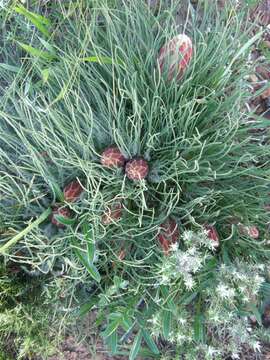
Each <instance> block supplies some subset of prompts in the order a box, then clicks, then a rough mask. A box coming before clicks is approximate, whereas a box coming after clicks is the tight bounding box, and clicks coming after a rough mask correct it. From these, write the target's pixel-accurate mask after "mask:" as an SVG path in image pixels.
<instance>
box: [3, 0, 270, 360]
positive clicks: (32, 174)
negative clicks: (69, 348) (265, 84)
mask: <svg viewBox="0 0 270 360" xmlns="http://www.w3.org/2000/svg"><path fill="white" fill-rule="evenodd" d="M175 3H176V4H175V5H179V3H180V2H179V1H178V2H175ZM203 3H204V6H205V9H204V11H203V14H204V15H203V16H201V15H198V14H200V13H196V12H195V11H194V10H193V9H192V8H190V9H189V10H190V13H189V17H188V18H187V21H186V23H185V25H183V26H180V27H179V25H177V24H176V23H175V17H174V14H175V10H176V6H175V7H174V6H173V7H172V8H170V9H167V10H165V9H162V8H158V7H157V8H156V9H152V8H149V7H148V6H146V5H145V2H144V1H141V0H138V1H136V2H123V3H121V5H119V6H118V7H117V6H116V8H111V7H110V6H108V4H107V5H106V4H105V3H104V4H102V5H100V3H99V4H94V3H92V6H87V4H86V3H85V2H84V1H76V2H74V3H70V4H68V5H66V4H65V3H63V4H59V7H58V8H57V9H56V10H57V11H56V12H54V8H50V7H49V6H48V8H46V9H45V10H44V9H39V8H38V7H37V8H33V9H31V11H35V12H29V11H27V10H26V9H25V8H24V7H22V6H19V7H17V8H11V7H10V8H7V10H6V11H5V12H4V13H3V15H2V17H3V18H2V24H3V28H4V29H5V32H4V36H3V38H2V39H1V40H0V41H1V42H2V44H1V52H0V77H1V81H0V96H1V100H0V118H1V121H0V166H1V167H0V195H1V201H0V211H1V229H0V231H1V232H2V238H1V241H2V245H3V246H5V247H2V248H0V253H1V254H2V255H5V256H4V257H5V261H10V260H12V261H13V262H16V263H18V264H19V265H18V266H20V268H21V271H24V272H25V273H26V274H28V276H30V277H35V276H41V275H42V277H41V279H43V280H42V283H43V285H44V284H45V286H51V287H52V288H53V289H55V291H56V293H57V291H58V290H59V289H58V286H59V277H60V276H61V277H63V279H65V280H66V282H65V285H63V286H64V287H65V295H66V298H67V299H68V300H67V301H69V299H70V301H71V302H70V304H72V305H75V306H81V315H83V314H84V313H86V312H87V311H88V310H90V309H91V308H93V307H95V308H96V309H97V312H98V320H97V321H98V323H99V324H104V323H106V324H107V325H106V328H105V329H104V331H103V336H104V338H105V339H106V341H107V343H108V346H109V348H110V351H111V352H112V353H117V351H118V349H119V347H118V345H120V348H122V349H124V350H125V349H129V348H130V345H129V341H128V340H129V338H131V339H132V340H133V341H132V344H133V345H132V348H131V352H130V359H135V358H136V356H137V354H138V353H139V350H140V347H141V344H142V345H143V346H146V347H148V348H149V349H150V351H151V354H152V355H153V354H156V355H157V354H159V353H160V352H162V351H163V349H161V346H160V344H158V345H159V347H160V348H158V346H157V345H156V343H155V342H154V340H159V339H161V338H162V339H163V340H165V343H166V346H165V350H164V353H166V354H167V355H168V356H169V357H168V358H169V359H173V358H174V357H176V358H177V359H178V358H179V356H180V355H183V356H185V358H186V359H188V358H192V359H198V358H199V356H202V358H203V359H204V358H209V359H211V358H214V359H219V358H220V359H224V356H228V355H232V354H234V355H236V354H238V353H240V352H241V351H242V349H243V348H245V347H250V348H251V349H253V350H258V348H259V341H260V340H261V336H262V335H261V333H260V335H259V334H258V332H260V331H261V329H262V327H261V314H262V312H263V308H264V306H265V303H264V300H265V297H267V295H269V284H268V283H267V282H268V281H269V278H267V276H269V274H268V273H269V251H270V249H269V229H267V224H268V223H269V222H270V214H269V211H268V212H267V211H266V210H265V206H266V205H267V204H268V203H269V172H270V170H269V153H270V148H269V142H267V141H264V142H263V141H262V139H260V137H259V135H258V134H257V132H256V129H257V128H260V127H262V126H264V123H263V119H259V118H258V119H257V120H256V122H255V121H252V120H251V116H252V114H250V113H248V111H247V108H246V106H245V104H246V102H247V101H248V98H249V96H250V90H249V84H248V82H247V80H246V79H247V76H248V75H249V74H250V73H252V71H253V68H252V66H253V65H251V64H250V63H249V62H248V61H247V59H248V55H249V53H250V50H251V47H252V45H253V44H254V43H255V42H256V41H257V40H258V39H259V37H260V34H257V35H255V36H254V37H252V38H251V35H250V34H251V30H252V25H251V24H249V23H248V21H247V20H245V19H246V14H244V12H243V14H240V15H239V14H238V15H236V13H235V11H234V10H233V8H231V7H230V6H229V7H228V11H226V10H224V12H221V13H219V12H217V11H216V7H215V5H213V2H203ZM154 10H155V11H154ZM42 11H43V12H42ZM37 12H39V14H41V13H42V15H36V14H37ZM0 16H1V15H0ZM11 24H12V25H11ZM11 26H12V30H11ZM179 32H180V33H182V32H185V33H186V34H187V35H189V37H190V38H191V39H192V41H193V46H194V54H193V59H192V61H191V64H190V66H189V67H188V69H187V71H186V72H185V74H184V76H183V77H182V78H181V80H180V81H176V80H175V79H173V80H172V81H170V82H168V81H167V80H166V79H165V77H164V76H163V74H161V73H160V70H159V68H158V66H157V56H158V53H159V50H160V48H161V47H162V46H163V45H164V43H165V42H166V41H167V40H168V39H170V38H172V37H173V36H175V35H176V34H177V33H179ZM113 144H116V145H117V146H118V148H119V149H120V150H121V153H122V154H123V155H124V156H125V157H126V159H131V158H134V157H143V158H144V159H145V160H146V161H147V162H148V164H149V166H150V172H149V174H148V177H147V178H146V179H145V180H141V181H138V182H134V181H131V180H129V179H128V178H127V177H126V176H125V173H124V169H121V168H120V169H116V170H114V169H108V168H105V167H104V166H102V164H101V162H100V159H101V154H102V151H103V150H104V149H105V148H106V147H108V146H110V145H113ZM75 178H77V179H78V180H79V181H80V183H81V185H82V187H83V189H84V191H83V194H82V195H81V196H80V198H79V199H78V201H75V202H67V201H65V198H64V194H63V189H64V187H65V186H66V185H67V184H68V183H70V182H71V181H72V180H74V179H75ZM119 201H120V202H121V204H122V206H123V208H122V212H121V219H120V221H117V222H116V221H114V222H112V223H111V224H107V225H104V223H103V222H102V216H103V215H104V211H107V210H106V209H110V208H111V207H113V206H114V204H115V203H116V202H119ZM55 204H61V206H66V207H68V208H69V209H70V210H71V214H72V216H71V219H65V218H63V217H58V220H59V221H60V222H61V223H63V225H65V227H63V228H59V227H56V226H55V225H54V224H52V223H51V221H50V219H51V217H50V216H51V215H50V210H49V211H48V210H47V209H50V208H51V207H54V206H55ZM58 206H59V205H58ZM44 212H45V218H46V219H45V218H44V219H43V218H42V220H44V221H42V222H41V221H39V224H37V223H35V224H34V225H33V221H34V220H35V219H36V218H39V217H40V216H44ZM42 214H43V215H42ZM168 218H170V219H173V220H174V221H175V223H176V224H177V226H178V228H179V232H180V236H179V245H178V246H174V248H173V251H172V252H171V254H170V255H169V256H164V254H163V251H162V247H161V246H160V244H159V242H158V241H157V236H158V234H159V232H160V231H161V225H162V224H163V223H164V221H166V220H167V219H168ZM29 224H31V225H29ZM206 224H209V225H211V226H215V228H216V230H217V232H218V235H219V239H220V244H219V246H218V248H214V247H213V244H211V241H210V240H209V238H208V237H207V233H206V232H205V230H204V226H205V225H206ZM239 224H243V225H241V226H246V227H250V226H256V228H257V229H258V230H259V233H260V236H259V239H254V238H252V237H251V236H249V234H247V233H246V232H243V231H241V226H239ZM27 226H28V228H27ZM25 229H26V231H25ZM23 231H24V232H23ZM16 236H17V237H16ZM14 237H15V240H14ZM4 244H5V245H4ZM11 245H12V246H11ZM120 254H122V255H121V256H120ZM44 274H45V275H46V276H45V275H44ZM82 287H83V290H81V291H77V290H78V288H80V289H81V288H82ZM250 289H252V291H251V290H250ZM89 298H90V301H89ZM70 306H71V305H70ZM76 309H77V308H76ZM251 316H255V317H256V320H257V326H258V329H254V332H253V333H252V334H250V333H249V332H248V331H247V330H246V329H247V327H248V326H249V325H248V323H249V320H248V319H249V318H250V317H251ZM239 333H241V334H243V335H242V336H238V335H239ZM213 334H214V335H213ZM134 336H135V338H134ZM223 343H224V346H223V345H221V344H223ZM199 354H200V355H199ZM149 356H150V355H149Z"/></svg>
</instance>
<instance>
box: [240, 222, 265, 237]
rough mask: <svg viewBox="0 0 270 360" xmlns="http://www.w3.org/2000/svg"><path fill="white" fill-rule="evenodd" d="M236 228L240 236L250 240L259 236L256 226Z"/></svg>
mask: <svg viewBox="0 0 270 360" xmlns="http://www.w3.org/2000/svg"><path fill="white" fill-rule="evenodd" d="M238 228H239V232H240V234H242V235H246V236H249V237H250V238H252V239H258V238H259V236H260V232H259V229H258V228H257V226H254V225H250V226H247V225H243V224H239V225H238Z"/></svg>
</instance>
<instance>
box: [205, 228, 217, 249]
mask: <svg viewBox="0 0 270 360" xmlns="http://www.w3.org/2000/svg"><path fill="white" fill-rule="evenodd" d="M204 228H205V230H206V231H207V236H208V238H209V239H210V240H212V241H213V245H214V247H215V248H217V247H218V246H219V235H218V232H217V229H216V228H215V227H214V226H212V225H205V226H204Z"/></svg>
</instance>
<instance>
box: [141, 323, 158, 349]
mask: <svg viewBox="0 0 270 360" xmlns="http://www.w3.org/2000/svg"><path fill="white" fill-rule="evenodd" d="M142 334H143V338H144V340H145V342H146V344H147V345H148V347H149V349H150V350H151V351H152V352H153V353H154V354H156V355H157V354H159V350H158V347H157V345H156V343H155V342H154V340H153V339H152V337H151V335H150V334H149V332H148V331H146V330H145V329H142Z"/></svg>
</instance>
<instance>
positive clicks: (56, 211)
mask: <svg viewBox="0 0 270 360" xmlns="http://www.w3.org/2000/svg"><path fill="white" fill-rule="evenodd" d="M55 215H59V216H63V217H64V218H67V219H69V218H70V217H71V211H70V210H69V208H67V207H60V206H55V207H54V208H53V213H52V218H51V221H52V224H54V225H55V226H57V227H59V228H64V227H65V225H64V224H61V223H60V222H59V221H58V220H57V219H56V217H55Z"/></svg>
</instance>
